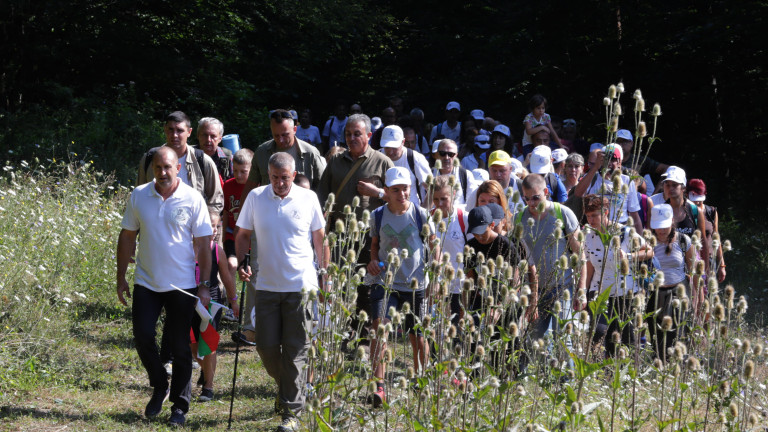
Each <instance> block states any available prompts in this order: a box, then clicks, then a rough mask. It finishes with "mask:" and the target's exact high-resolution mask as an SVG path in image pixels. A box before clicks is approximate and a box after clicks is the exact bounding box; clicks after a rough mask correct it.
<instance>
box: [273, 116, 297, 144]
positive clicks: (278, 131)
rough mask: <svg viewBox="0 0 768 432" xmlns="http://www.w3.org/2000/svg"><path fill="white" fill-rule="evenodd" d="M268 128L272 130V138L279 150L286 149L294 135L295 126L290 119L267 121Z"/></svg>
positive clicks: (292, 140)
mask: <svg viewBox="0 0 768 432" xmlns="http://www.w3.org/2000/svg"><path fill="white" fill-rule="evenodd" d="M269 128H270V129H271V130H272V138H274V139H275V144H277V148H278V149H280V150H286V149H288V148H290V147H291V146H292V145H293V142H294V141H295V139H294V137H295V136H296V126H294V124H293V120H291V119H282V121H281V122H280V123H278V122H276V121H275V120H270V121H269Z"/></svg>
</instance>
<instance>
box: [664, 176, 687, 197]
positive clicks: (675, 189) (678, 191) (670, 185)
mask: <svg viewBox="0 0 768 432" xmlns="http://www.w3.org/2000/svg"><path fill="white" fill-rule="evenodd" d="M662 184H663V185H664V196H665V197H667V198H679V197H682V196H683V185H682V184H680V183H677V182H673V181H672V180H665V181H664V183H662Z"/></svg>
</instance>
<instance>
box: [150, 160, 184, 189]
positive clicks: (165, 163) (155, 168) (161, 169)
mask: <svg viewBox="0 0 768 432" xmlns="http://www.w3.org/2000/svg"><path fill="white" fill-rule="evenodd" d="M180 169H181V164H180V163H178V162H174V160H173V157H172V156H171V155H169V154H167V153H162V155H158V156H155V158H154V159H153V161H152V173H153V174H154V175H155V185H156V187H157V188H158V189H160V190H167V189H169V188H172V187H173V186H174V184H175V183H176V176H178V175H179V170H180Z"/></svg>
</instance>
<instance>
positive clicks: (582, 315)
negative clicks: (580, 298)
mask: <svg viewBox="0 0 768 432" xmlns="http://www.w3.org/2000/svg"><path fill="white" fill-rule="evenodd" d="M579 324H581V325H587V324H589V313H587V311H585V310H583V311H581V312H579Z"/></svg>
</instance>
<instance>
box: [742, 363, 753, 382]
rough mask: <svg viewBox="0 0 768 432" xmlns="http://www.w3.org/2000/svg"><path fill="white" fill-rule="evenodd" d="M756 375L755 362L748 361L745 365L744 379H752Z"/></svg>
mask: <svg viewBox="0 0 768 432" xmlns="http://www.w3.org/2000/svg"><path fill="white" fill-rule="evenodd" d="M754 373H755V362H753V361H752V360H747V362H746V363H744V378H745V379H748V380H749V379H752V376H753V375H754Z"/></svg>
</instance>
